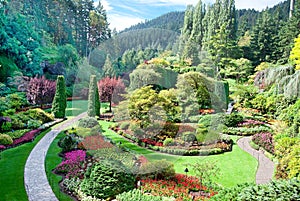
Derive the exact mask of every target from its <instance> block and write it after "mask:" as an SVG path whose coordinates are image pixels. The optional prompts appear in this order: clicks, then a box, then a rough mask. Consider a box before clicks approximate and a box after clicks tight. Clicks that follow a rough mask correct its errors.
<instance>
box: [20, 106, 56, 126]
mask: <svg viewBox="0 0 300 201" xmlns="http://www.w3.org/2000/svg"><path fill="white" fill-rule="evenodd" d="M24 115H27V117H29V118H31V119H33V120H39V121H41V122H42V123H48V122H50V121H53V120H54V117H53V116H52V115H51V114H49V113H47V112H45V111H44V110H42V109H39V108H36V109H30V110H27V111H26V112H24Z"/></svg>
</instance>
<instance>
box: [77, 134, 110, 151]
mask: <svg viewBox="0 0 300 201" xmlns="http://www.w3.org/2000/svg"><path fill="white" fill-rule="evenodd" d="M111 147H113V145H112V144H111V143H110V142H108V141H107V140H106V139H105V138H104V137H103V136H101V135H99V134H98V135H89V136H86V137H85V138H84V140H83V141H82V142H80V143H79V144H78V148H81V149H82V148H83V149H86V150H99V149H101V150H102V149H106V148H111Z"/></svg>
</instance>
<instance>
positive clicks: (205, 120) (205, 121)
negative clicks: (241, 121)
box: [198, 113, 225, 127]
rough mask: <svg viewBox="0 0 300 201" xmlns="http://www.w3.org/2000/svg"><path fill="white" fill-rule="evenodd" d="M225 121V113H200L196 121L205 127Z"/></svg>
mask: <svg viewBox="0 0 300 201" xmlns="http://www.w3.org/2000/svg"><path fill="white" fill-rule="evenodd" d="M224 122H225V115H224V114H222V113H220V114H207V115H201V116H200V119H199V121H198V123H199V124H202V125H203V126H205V127H211V126H214V127H215V126H216V125H218V124H224Z"/></svg>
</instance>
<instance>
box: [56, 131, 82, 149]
mask: <svg viewBox="0 0 300 201" xmlns="http://www.w3.org/2000/svg"><path fill="white" fill-rule="evenodd" d="M78 143H79V139H78V137H77V136H76V135H74V134H71V135H66V136H64V137H63V138H61V139H60V140H59V141H58V146H59V147H60V148H62V152H63V153H64V152H69V151H71V150H74V149H76V148H77V145H78Z"/></svg>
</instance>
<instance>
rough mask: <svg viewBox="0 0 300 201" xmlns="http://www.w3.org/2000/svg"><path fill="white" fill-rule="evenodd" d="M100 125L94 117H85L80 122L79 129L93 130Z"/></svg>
mask: <svg viewBox="0 0 300 201" xmlns="http://www.w3.org/2000/svg"><path fill="white" fill-rule="evenodd" d="M97 125H99V123H98V121H97V119H96V118H94V117H84V118H82V119H80V120H79V123H78V127H83V128H93V127H95V126H97Z"/></svg>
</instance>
